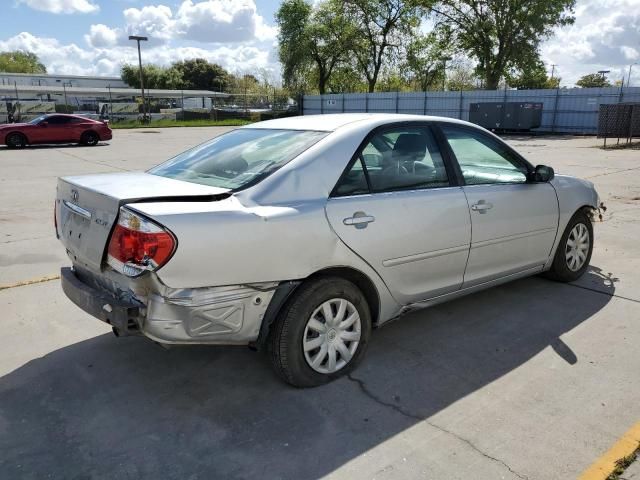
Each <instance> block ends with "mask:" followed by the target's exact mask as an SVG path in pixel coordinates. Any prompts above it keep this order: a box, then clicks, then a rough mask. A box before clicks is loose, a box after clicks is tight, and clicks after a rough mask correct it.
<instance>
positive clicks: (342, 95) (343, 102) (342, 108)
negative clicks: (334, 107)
mask: <svg viewBox="0 0 640 480" xmlns="http://www.w3.org/2000/svg"><path fill="white" fill-rule="evenodd" d="M342 113H344V93H343V94H342Z"/></svg>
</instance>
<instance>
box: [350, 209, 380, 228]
mask: <svg viewBox="0 0 640 480" xmlns="http://www.w3.org/2000/svg"><path fill="white" fill-rule="evenodd" d="M375 221H376V219H375V217H373V216H371V215H367V214H366V213H364V212H356V213H354V214H353V217H347V218H345V219H344V220H342V223H344V224H345V225H353V226H354V227H356V228H367V225H368V224H369V223H371V222H375Z"/></svg>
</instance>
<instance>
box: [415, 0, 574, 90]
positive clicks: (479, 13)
mask: <svg viewBox="0 0 640 480" xmlns="http://www.w3.org/2000/svg"><path fill="white" fill-rule="evenodd" d="M424 1H429V0H424ZM574 6H575V0H537V1H532V0H509V1H505V0H440V1H439V2H438V4H437V5H435V6H434V7H433V8H432V11H433V12H434V13H435V16H436V22H437V23H438V24H439V25H443V26H447V27H449V28H450V29H451V31H452V32H454V40H455V43H456V46H457V47H458V48H460V49H461V50H462V51H464V52H466V53H467V54H468V55H469V56H470V57H472V58H474V59H475V60H476V62H477V66H476V73H477V74H478V75H480V76H481V77H482V78H484V81H485V87H486V88H487V89H495V88H497V87H498V84H499V83H500V79H501V78H502V77H503V76H505V75H506V74H507V73H508V72H509V70H510V69H514V68H516V69H517V68H523V67H527V66H528V65H530V64H531V59H534V58H535V59H537V58H539V52H538V50H539V45H540V42H541V41H542V40H543V39H545V38H546V37H548V36H549V35H551V33H552V32H553V29H554V28H556V27H558V26H564V25H567V24H571V23H573V21H574V17H573V16H572V14H573V8H574Z"/></svg>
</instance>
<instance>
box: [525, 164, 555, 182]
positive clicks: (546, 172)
mask: <svg viewBox="0 0 640 480" xmlns="http://www.w3.org/2000/svg"><path fill="white" fill-rule="evenodd" d="M554 176H555V172H554V171H553V168H551V167H548V166H546V165H537V166H536V169H535V170H534V171H533V173H532V174H531V181H532V182H550V181H551V180H553V177H554Z"/></svg>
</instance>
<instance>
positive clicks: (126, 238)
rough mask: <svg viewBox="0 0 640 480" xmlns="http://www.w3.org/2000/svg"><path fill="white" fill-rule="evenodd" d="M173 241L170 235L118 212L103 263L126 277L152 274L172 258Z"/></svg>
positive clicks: (155, 226) (126, 213)
mask: <svg viewBox="0 0 640 480" xmlns="http://www.w3.org/2000/svg"><path fill="white" fill-rule="evenodd" d="M175 249H176V240H175V237H174V236H173V234H172V233H171V232H169V231H168V230H166V229H164V228H162V227H161V226H160V225H158V224H156V223H154V222H151V221H150V220H147V219H146V218H143V217H141V216H139V215H136V214H135V213H133V212H131V211H130V210H127V209H125V208H121V209H120V215H119V218H118V224H117V225H116V227H115V229H114V230H113V233H112V234H111V240H110V241H109V249H108V253H107V263H108V264H109V265H111V266H112V267H113V268H114V269H115V270H117V271H119V272H121V273H124V274H125V275H127V276H129V277H135V276H138V275H140V274H141V273H143V272H145V271H147V270H156V269H158V268H160V267H161V266H162V265H164V264H165V263H167V261H168V260H169V259H170V258H171V255H173V252H174V251H175Z"/></svg>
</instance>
